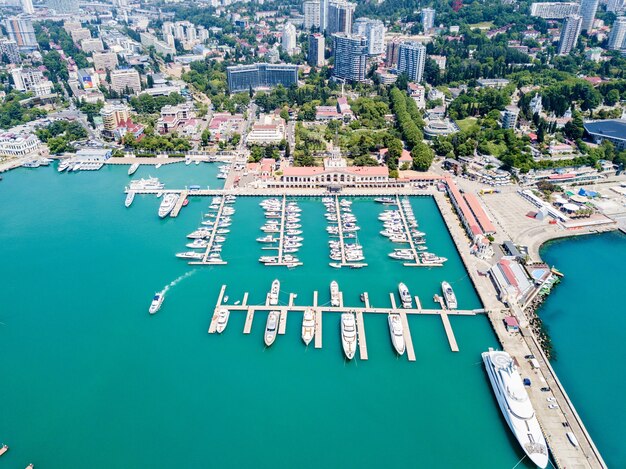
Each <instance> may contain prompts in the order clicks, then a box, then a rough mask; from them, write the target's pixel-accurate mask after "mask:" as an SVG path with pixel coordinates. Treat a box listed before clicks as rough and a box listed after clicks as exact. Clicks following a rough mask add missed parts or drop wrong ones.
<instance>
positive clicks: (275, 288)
mask: <svg viewBox="0 0 626 469" xmlns="http://www.w3.org/2000/svg"><path fill="white" fill-rule="evenodd" d="M279 294H280V281H279V280H278V279H276V280H274V281H273V282H272V288H271V289H270V305H272V306H276V305H277V304H278V295H279Z"/></svg>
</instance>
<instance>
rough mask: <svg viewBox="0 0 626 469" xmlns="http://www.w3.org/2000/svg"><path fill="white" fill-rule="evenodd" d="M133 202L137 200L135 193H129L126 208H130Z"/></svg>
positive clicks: (125, 203) (125, 202)
mask: <svg viewBox="0 0 626 469" xmlns="http://www.w3.org/2000/svg"><path fill="white" fill-rule="evenodd" d="M133 200H135V191H128V194H126V200H125V201H124V206H125V207H126V208H128V207H130V206H131V204H132V203H133Z"/></svg>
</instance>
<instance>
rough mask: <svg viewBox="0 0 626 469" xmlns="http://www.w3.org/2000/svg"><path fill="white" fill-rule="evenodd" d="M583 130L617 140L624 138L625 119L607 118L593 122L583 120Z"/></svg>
mask: <svg viewBox="0 0 626 469" xmlns="http://www.w3.org/2000/svg"><path fill="white" fill-rule="evenodd" d="M583 125H584V127H585V130H586V131H587V132H589V133H590V134H593V135H598V136H602V137H607V138H614V139H618V140H626V119H608V120H602V121H595V122H585V123H584V124H583Z"/></svg>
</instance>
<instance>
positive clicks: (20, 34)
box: [4, 17, 38, 50]
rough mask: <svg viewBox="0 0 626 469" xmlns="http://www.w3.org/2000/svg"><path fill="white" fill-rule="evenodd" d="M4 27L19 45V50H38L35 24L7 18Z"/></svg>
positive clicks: (21, 19)
mask: <svg viewBox="0 0 626 469" xmlns="http://www.w3.org/2000/svg"><path fill="white" fill-rule="evenodd" d="M4 27H5V28H6V30H7V34H8V35H9V38H10V39H11V40H13V41H15V43H16V44H17V48H18V49H19V50H35V49H37V47H38V45H37V38H36V37H35V30H34V29H33V23H32V22H31V21H30V20H29V19H25V18H15V17H13V18H7V19H5V20H4Z"/></svg>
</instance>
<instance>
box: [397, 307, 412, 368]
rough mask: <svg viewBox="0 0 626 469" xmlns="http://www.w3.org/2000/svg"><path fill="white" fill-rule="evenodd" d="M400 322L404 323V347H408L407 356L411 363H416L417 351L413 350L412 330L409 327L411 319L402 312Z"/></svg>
mask: <svg viewBox="0 0 626 469" xmlns="http://www.w3.org/2000/svg"><path fill="white" fill-rule="evenodd" d="M400 321H401V322H402V334H403V335H404V345H405V347H406V356H407V358H408V359H409V361H410V362H414V361H415V350H413V338H412V337H411V328H410V327H409V319H408V318H407V317H406V313H405V312H404V311H402V310H400Z"/></svg>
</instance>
